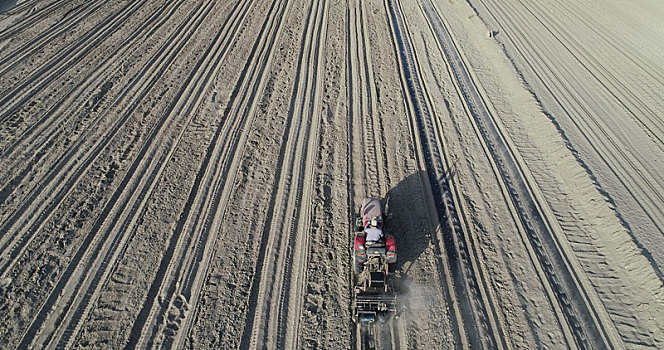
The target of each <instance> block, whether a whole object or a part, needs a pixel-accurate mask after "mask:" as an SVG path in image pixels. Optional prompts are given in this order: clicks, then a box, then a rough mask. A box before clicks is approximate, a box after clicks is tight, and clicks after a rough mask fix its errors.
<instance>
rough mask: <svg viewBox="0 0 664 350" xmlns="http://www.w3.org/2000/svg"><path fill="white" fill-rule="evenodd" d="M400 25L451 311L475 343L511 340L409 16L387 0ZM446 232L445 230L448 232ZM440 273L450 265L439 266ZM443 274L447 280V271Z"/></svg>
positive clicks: (466, 339)
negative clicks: (473, 233)
mask: <svg viewBox="0 0 664 350" xmlns="http://www.w3.org/2000/svg"><path fill="white" fill-rule="evenodd" d="M385 6H386V8H387V9H388V10H389V13H390V18H391V20H392V23H393V25H392V27H393V31H394V34H393V35H394V41H395V50H396V51H397V53H398V55H399V58H400V62H401V68H402V84H403V85H404V91H406V92H407V95H406V99H407V102H408V103H409V105H410V109H411V117H412V118H413V119H415V120H414V123H413V125H414V128H415V130H414V133H415V139H416V140H418V142H419V148H420V152H421V153H420V154H421V157H422V158H423V159H422V160H423V162H424V166H425V168H426V173H427V178H428V180H429V181H428V182H429V186H430V188H431V191H432V194H433V200H434V202H435V207H436V210H437V216H438V220H439V222H440V223H441V226H442V230H443V232H441V231H438V232H437V237H438V242H437V244H438V246H439V249H441V250H444V251H445V252H446V255H447V263H448V264H449V265H450V270H449V271H451V273H452V275H451V278H452V280H453V281H454V283H453V284H454V285H453V286H448V287H451V288H449V290H448V291H447V293H448V296H449V297H450V298H454V299H457V301H458V306H456V307H454V308H453V309H451V310H450V311H451V312H453V313H454V319H455V321H456V326H457V331H458V333H457V334H455V336H456V337H458V338H457V339H458V340H459V342H461V343H466V344H467V345H466V346H469V347H471V348H478V347H499V348H504V347H506V346H507V344H506V343H505V340H504V337H502V336H501V334H502V332H503V328H502V326H501V324H500V320H499V319H498V317H497V311H496V306H495V305H494V304H495V300H494V299H493V298H492V297H491V295H490V292H489V291H488V288H487V287H486V284H485V282H484V280H483V272H482V269H481V261H479V260H478V259H477V257H476V255H475V253H474V247H473V243H472V237H469V233H468V231H469V230H468V228H467V227H466V221H465V220H464V218H463V216H462V215H463V211H462V212H461V213H462V214H461V215H460V214H459V213H458V211H457V208H459V205H460V203H459V200H458V194H457V193H456V191H457V190H456V188H454V187H452V186H450V183H449V178H448V173H449V169H450V167H451V162H450V160H449V159H448V155H447V153H446V151H445V145H444V138H443V137H442V135H441V134H440V133H441V131H439V130H438V128H437V127H436V123H437V122H436V120H437V118H435V116H434V115H433V111H432V109H431V107H430V106H431V102H430V97H429V96H428V93H427V90H426V87H425V84H424V81H423V79H422V78H421V77H420V68H419V66H418V65H419V64H418V61H417V58H416V56H415V52H414V49H413V48H412V44H411V43H410V39H409V37H408V36H409V34H408V33H409V32H408V29H407V27H406V23H405V22H404V19H403V13H402V11H403V10H402V9H401V6H400V4H399V3H396V2H394V1H389V0H386V3H385ZM443 233H444V234H445V236H443ZM439 271H440V273H443V272H446V271H448V269H447V268H445V267H444V266H443V267H439ZM441 280H443V281H444V280H446V278H445V277H444V276H442V277H441ZM457 307H458V309H457Z"/></svg>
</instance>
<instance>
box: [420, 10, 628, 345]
mask: <svg viewBox="0 0 664 350" xmlns="http://www.w3.org/2000/svg"><path fill="white" fill-rule="evenodd" d="M424 10H425V12H426V13H427V18H428V19H429V20H430V21H432V28H433V30H434V34H435V36H436V39H437V41H438V44H439V46H440V49H441V51H442V54H443V55H444V56H445V57H446V58H447V61H448V62H449V66H450V69H451V71H452V74H453V75H454V79H455V81H456V83H457V84H458V89H459V91H460V93H461V94H462V96H463V98H464V100H465V103H466V104H467V106H468V110H469V111H470V113H471V115H472V117H473V118H472V119H473V120H474V122H475V123H476V125H477V129H478V130H479V131H480V133H481V136H482V137H483V138H484V141H485V142H486V144H487V145H488V147H489V151H490V152H491V156H492V158H493V159H494V160H495V161H496V163H497V165H498V169H499V172H500V174H499V175H500V176H501V177H502V179H503V181H504V183H505V184H506V185H507V190H508V192H509V194H510V196H511V201H512V202H513V204H514V207H515V208H516V210H517V215H518V217H519V219H520V221H521V222H522V224H523V227H524V228H525V229H526V232H527V233H528V238H529V241H530V244H531V245H532V246H533V248H534V250H535V252H536V254H537V258H538V260H539V263H540V264H541V265H542V269H543V270H544V271H545V272H546V278H547V280H548V283H549V284H550V285H551V287H552V289H553V291H554V293H555V296H556V299H557V300H558V303H559V305H560V307H561V309H562V310H563V312H564V315H565V318H566V321H567V324H568V325H569V327H570V328H571V331H572V334H573V336H574V341H575V344H576V346H578V347H580V348H588V347H601V348H606V347H608V348H618V347H620V345H619V344H620V340H619V337H618V335H617V332H616V330H615V328H614V326H613V324H611V323H610V322H607V321H608V315H606V310H604V308H603V306H602V305H601V304H600V303H599V300H598V297H597V296H596V295H595V291H594V289H592V287H591V286H590V282H589V281H587V280H586V278H585V277H584V274H583V272H582V271H581V270H580V267H579V266H578V262H576V260H575V259H574V257H572V256H570V255H569V254H570V250H569V248H567V247H566V246H565V242H562V241H560V239H559V238H558V237H559V236H560V234H559V233H558V232H554V227H553V225H552V223H551V221H552V220H555V219H553V218H549V217H547V216H546V210H545V209H544V208H543V206H545V204H544V203H542V202H541V201H540V200H539V198H538V197H536V195H535V194H534V191H535V189H536V188H537V187H536V185H535V184H533V183H530V181H531V180H529V178H528V176H527V175H526V174H525V172H526V171H527V170H526V167H525V165H524V164H522V163H521V161H520V160H519V157H518V154H517V153H516V150H514V149H512V147H511V145H510V144H509V143H508V142H507V141H506V140H505V136H504V135H503V134H502V132H501V131H500V129H499V127H498V126H496V123H497V122H496V121H495V117H494V116H493V114H492V113H491V112H490V111H489V110H488V108H487V106H486V105H485V102H484V100H483V99H482V97H481V95H480V92H479V91H478V88H477V87H476V85H475V84H476V83H475V82H474V81H473V79H472V77H471V75H470V73H469V72H468V69H467V68H466V63H465V60H464V59H463V58H462V56H461V55H462V54H461V53H460V52H459V51H458V48H457V47H456V44H455V43H454V39H453V38H452V36H451V34H450V33H449V30H448V29H447V25H446V24H445V23H444V20H443V19H442V17H441V16H440V15H439V13H438V11H437V10H436V9H435V7H434V5H433V4H432V3H431V2H430V1H425V2H424Z"/></svg>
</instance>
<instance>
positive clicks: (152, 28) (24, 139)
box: [0, 2, 181, 205]
mask: <svg viewBox="0 0 664 350" xmlns="http://www.w3.org/2000/svg"><path fill="white" fill-rule="evenodd" d="M180 4H181V3H173V2H165V3H164V4H163V5H162V6H161V7H160V8H159V9H158V10H157V11H154V12H152V14H151V15H150V17H149V18H148V19H146V20H145V21H144V22H143V24H142V25H141V26H140V27H139V28H137V29H136V30H135V31H134V32H133V33H131V34H129V35H127V39H126V40H125V41H124V42H122V43H121V44H120V45H118V46H117V47H116V49H115V50H114V51H113V52H112V53H111V54H110V55H109V56H108V57H107V58H106V59H105V60H103V61H102V62H101V63H100V64H99V65H98V66H97V68H95V69H94V70H93V71H92V72H90V73H89V74H88V75H86V76H85V77H82V79H81V81H82V84H79V85H78V86H76V87H75V88H73V89H71V90H70V91H68V92H66V93H65V94H64V95H63V97H62V98H61V99H60V100H58V101H57V102H55V103H54V104H53V105H51V106H50V107H49V108H48V109H47V110H46V111H45V112H44V113H43V114H42V115H41V116H40V117H39V119H38V120H37V122H35V123H33V124H32V125H30V127H29V128H27V129H26V130H24V131H23V132H22V133H21V134H20V135H19V136H18V137H16V138H15V140H14V142H12V143H11V144H10V145H9V146H8V147H7V148H5V149H4V150H3V151H2V154H1V155H0V160H2V164H3V166H4V167H6V168H9V169H14V171H15V172H16V173H19V176H16V177H13V178H6V179H3V180H5V181H4V183H3V185H2V187H1V189H0V202H1V203H3V204H5V205H7V204H9V201H8V197H10V196H12V194H13V192H14V191H15V190H16V188H17V187H19V186H20V185H21V183H22V182H23V180H24V178H25V176H23V175H24V174H26V173H28V172H30V171H31V170H32V169H33V168H35V167H36V165H37V164H39V163H40V161H43V159H42V157H41V155H43V154H45V153H47V152H46V151H47V150H48V149H49V148H51V147H52V146H53V144H55V143H56V142H57V140H59V139H60V138H61V137H65V136H66V131H64V130H63V129H65V128H66V127H67V126H69V125H70V124H71V123H72V121H73V120H76V119H77V118H85V117H86V115H87V114H89V113H90V111H89V110H88V109H89V108H90V105H89V103H90V100H88V99H87V98H83V99H81V96H87V95H90V94H91V91H93V90H94V89H95V87H98V86H102V91H100V92H98V93H97V94H96V95H94V96H93V97H91V99H92V100H94V99H101V98H102V97H103V94H105V92H104V91H103V89H104V86H108V83H104V81H106V79H108V76H109V75H110V76H113V75H115V74H116V73H117V72H118V71H119V70H121V69H122V67H123V62H124V60H123V59H122V57H126V56H128V55H130V54H131V53H133V52H136V51H137V50H141V47H140V46H139V45H137V44H138V43H142V42H144V41H145V40H147V39H148V38H150V37H151V36H152V35H154V33H156V32H157V30H158V29H160V28H161V27H162V26H163V25H164V24H165V23H167V22H168V20H169V19H170V18H171V16H172V15H173V13H174V12H175V11H176V10H177V9H178V8H179V5H180ZM105 84H106V85H105ZM111 85H112V83H111ZM78 101H80V102H78ZM70 108H71V109H70ZM64 115H68V116H71V117H70V118H65V117H63V116H64ZM93 125H94V124H93ZM51 149H52V148H51ZM49 154H50V155H53V154H54V152H53V151H50V152H49ZM53 158H54V159H57V156H56V157H53ZM19 170H20V171H19Z"/></svg>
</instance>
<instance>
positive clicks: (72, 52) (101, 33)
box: [0, 0, 147, 123]
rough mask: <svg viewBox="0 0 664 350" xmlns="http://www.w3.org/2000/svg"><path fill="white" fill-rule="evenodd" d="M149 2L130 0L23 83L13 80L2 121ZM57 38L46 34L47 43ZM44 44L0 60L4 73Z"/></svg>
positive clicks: (1, 102)
mask: <svg viewBox="0 0 664 350" xmlns="http://www.w3.org/2000/svg"><path fill="white" fill-rule="evenodd" d="M146 3H147V2H146V1H145V0H143V1H136V2H129V3H128V4H127V5H126V6H124V7H122V8H121V9H120V10H119V11H118V12H115V13H113V14H112V15H110V16H109V17H107V18H106V19H105V20H104V21H102V22H101V23H99V24H97V25H96V26H94V27H93V28H92V29H91V30H90V31H89V32H88V33H86V34H85V35H84V36H83V37H81V38H80V39H78V40H77V41H75V42H73V43H71V44H70V45H69V46H68V47H66V48H63V49H62V50H59V51H58V53H57V54H56V55H54V56H53V57H52V58H50V59H49V60H48V61H46V62H45V63H44V64H43V65H41V66H40V67H38V68H36V69H35V70H34V71H33V72H32V73H31V74H30V75H28V76H27V77H25V78H24V79H23V80H22V81H21V82H20V83H19V82H15V83H14V84H12V90H10V91H5V92H4V93H3V97H2V98H0V105H1V106H3V113H2V114H0V123H3V122H6V121H7V120H10V118H12V116H13V115H14V114H15V113H16V111H17V110H18V109H19V107H20V106H22V105H24V104H25V103H26V102H27V101H28V100H29V99H30V98H31V97H32V96H34V95H35V94H36V93H37V92H38V91H41V90H43V89H44V88H45V87H46V86H47V85H48V84H50V83H52V82H53V81H55V79H57V78H58V77H60V76H61V75H62V74H63V73H64V72H65V71H67V70H68V69H70V68H71V66H73V65H75V64H76V63H78V62H80V61H81V60H82V59H83V58H84V57H86V56H87V55H88V53H89V52H90V51H91V50H93V49H94V48H96V47H97V46H98V45H99V44H100V43H101V42H103V41H104V40H106V39H107V38H108V37H109V36H110V35H112V34H113V33H115V32H117V31H118V30H119V29H120V28H121V27H122V26H123V25H124V24H125V23H126V22H127V21H128V20H129V19H130V18H131V17H132V15H133V14H134V13H135V12H136V11H137V10H138V9H139V8H141V7H142V6H143V5H144V4H146ZM102 4H103V2H102ZM102 4H100V5H98V7H100V6H102ZM95 9H96V8H95ZM87 15H88V14H83V15H82V16H81V17H80V18H81V19H83V18H85V17H86V16H87ZM53 40H54V38H53V37H49V38H45V39H44V45H45V44H46V43H49V42H52V41H53ZM41 46H43V45H41ZM41 46H40V45H34V46H32V45H31V46H28V47H27V48H25V52H24V51H18V53H20V54H21V55H17V56H18V57H15V60H14V61H13V62H8V60H9V58H14V57H13V56H10V57H8V58H7V59H5V60H0V67H2V68H0V76H2V75H5V74H6V73H7V71H8V70H10V69H12V68H14V66H15V65H16V64H18V63H20V62H24V61H26V57H27V56H28V55H31V54H33V51H35V50H37V49H39V48H41Z"/></svg>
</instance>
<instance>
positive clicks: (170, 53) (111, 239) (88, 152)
mask: <svg viewBox="0 0 664 350" xmlns="http://www.w3.org/2000/svg"><path fill="white" fill-rule="evenodd" d="M210 10H211V6H208V7H202V6H201V7H200V11H199V13H198V15H197V16H191V17H189V18H188V20H187V21H185V22H183V23H182V24H181V25H180V27H179V29H178V30H177V31H176V32H175V33H174V34H173V37H172V39H173V40H172V41H169V42H168V43H167V44H165V45H164V46H162V48H161V49H160V51H159V53H158V55H156V56H155V57H154V58H153V59H152V60H151V63H150V64H148V65H146V66H145V67H144V68H143V70H142V71H141V73H139V74H138V75H137V77H136V79H135V80H134V81H133V82H130V84H129V85H128V86H127V87H126V88H125V89H124V92H125V93H122V94H121V95H119V97H118V98H117V99H116V101H115V102H114V104H113V105H117V104H119V103H120V100H121V99H123V98H125V97H126V96H133V99H134V101H137V100H140V99H141V98H142V97H143V96H145V94H147V92H148V91H150V89H151V88H152V87H153V86H154V84H155V83H156V81H157V80H158V79H159V74H158V73H159V72H161V71H163V70H164V69H165V68H166V67H168V65H170V64H171V63H172V62H173V60H174V58H175V57H176V56H177V54H178V53H179V51H180V50H179V48H180V47H181V46H183V45H184V44H185V43H187V42H188V40H189V38H190V35H191V34H192V33H193V31H192V30H191V29H190V28H191V27H192V26H193V25H194V24H195V23H197V21H200V20H202V18H204V17H205V15H206V14H208V13H209V12H210ZM143 77H145V78H146V79H142V78H143ZM139 81H142V84H138V85H140V86H139V88H138V89H135V85H137V82H139ZM132 90H137V91H135V94H131V93H128V92H129V91H132ZM135 108H136V103H135V102H134V103H131V102H130V103H129V108H128V109H127V110H125V113H124V114H123V115H124V116H123V117H122V118H118V121H117V122H116V123H115V124H114V126H113V127H111V128H110V133H108V134H105V135H104V136H103V137H100V138H98V139H95V141H96V142H97V143H96V144H95V145H92V146H94V147H75V148H72V150H71V151H70V152H69V154H68V155H67V156H66V157H63V158H62V159H61V160H60V162H59V165H57V166H56V167H55V168H54V169H53V171H52V172H51V173H50V175H49V176H48V177H47V178H46V180H47V181H46V182H45V183H42V184H41V185H40V186H39V188H37V189H35V190H34V191H33V192H32V194H31V197H34V198H33V200H32V204H35V205H39V206H40V207H41V208H42V209H40V210H37V211H36V212H40V213H41V216H40V217H39V218H32V217H30V215H28V213H25V212H23V211H17V212H15V213H19V216H18V217H10V219H9V220H7V221H5V222H4V225H3V230H5V229H7V231H6V232H10V231H9V229H10V228H12V227H16V225H19V224H23V223H25V224H24V225H22V227H26V226H27V229H26V230H25V231H23V232H24V233H23V237H22V238H20V239H19V240H18V242H14V243H15V244H14V245H13V246H10V245H9V242H8V241H7V242H4V243H5V244H4V245H3V247H4V248H5V249H4V253H3V256H7V255H9V256H10V257H12V259H10V261H7V260H5V261H3V264H4V265H3V266H4V267H3V271H5V272H4V274H3V276H6V274H7V273H8V272H9V271H11V270H12V268H7V267H8V266H10V265H7V264H11V265H13V264H14V263H16V262H17V261H18V260H17V259H18V257H19V256H21V255H22V254H23V252H24V251H25V249H27V247H28V245H29V242H30V240H31V239H32V237H33V236H34V234H35V233H36V232H37V231H39V230H40V229H41V227H42V225H43V224H44V221H46V219H47V218H48V217H49V216H50V215H51V214H52V213H53V211H54V210H55V209H56V208H57V207H58V205H59V203H60V202H61V201H62V200H63V198H65V197H66V196H67V195H68V194H69V192H70V191H71V190H72V189H73V188H74V187H75V186H76V184H77V183H78V181H79V179H80V177H81V176H82V174H83V173H84V172H85V170H86V169H87V168H88V167H90V166H91V164H92V163H93V162H94V161H95V160H96V159H97V156H98V155H99V153H100V152H101V149H102V148H103V147H104V145H106V144H108V143H109V142H110V140H111V139H112V138H113V137H114V136H115V135H116V133H117V132H118V130H119V129H120V128H121V127H122V125H123V124H124V122H125V121H126V120H127V119H128V118H129V116H130V115H131V114H132V111H133V110H134V109H135ZM168 116H169V115H168V114H167V115H166V116H164V117H162V120H161V122H160V123H159V124H158V126H155V127H153V129H152V132H151V136H150V137H149V138H148V140H146V142H145V143H144V145H143V148H142V153H141V154H142V156H140V157H139V159H141V158H142V157H143V156H145V153H146V152H147V150H148V149H149V148H150V147H151V145H152V146H153V147H154V145H155V144H157V143H155V142H154V141H155V138H156V139H160V140H161V138H162V137H165V136H164V133H163V132H160V130H162V129H163V128H164V127H165V126H168V125H173V124H177V123H178V120H177V118H176V119H173V118H170V119H169V118H167V117H168ZM85 139H86V138H81V139H79V140H85ZM90 139H94V138H88V140H90ZM81 148H85V149H84V150H81ZM74 151H79V152H81V153H83V154H76V153H78V152H74ZM72 153H74V154H72ZM167 153H168V152H167ZM153 160H154V159H153ZM67 162H72V164H69V165H67V166H65V164H67ZM138 163H139V162H138V161H135V162H134V165H133V166H132V167H131V170H130V172H129V173H130V174H133V173H135V172H136V170H137V167H138V166H137V164H138ZM75 164H77V165H79V166H78V167H76V166H74V165H75ZM151 166H152V169H153V172H154V171H155V168H154V167H155V164H152V165H151ZM63 169H67V170H70V171H69V172H67V171H63ZM140 170H143V171H145V169H140ZM157 178H158V176H155V174H154V173H153V176H152V180H153V181H152V184H154V183H155V182H156V181H157V180H158V179H157ZM139 180H140V179H139ZM129 184H131V185H132V186H136V185H137V184H136V180H133V181H130V179H129V178H128V177H127V178H125V180H124V181H123V184H122V185H121V188H124V187H125V186H127V185H129ZM143 184H145V182H143ZM53 188H54V189H55V190H51V189H53ZM40 191H41V192H42V193H41V194H40ZM47 191H48V192H47ZM43 193H49V194H50V195H44V194H43ZM51 196H52V198H51ZM40 197H46V198H45V199H44V201H37V199H36V198H40ZM119 197H120V191H119V190H118V191H116V194H115V195H114V198H115V199H116V200H117V199H118V198H119ZM143 197H146V196H145V193H144V192H138V193H137V194H136V195H134V196H133V197H129V199H126V200H132V201H134V202H135V201H136V200H137V199H138V198H140V199H143ZM28 203H29V202H25V204H24V206H26V205H27V204H28ZM113 203H114V201H111V202H109V205H108V206H107V207H106V209H105V210H104V212H106V214H109V215H110V214H111V211H112V210H113V209H114V208H113V206H112V205H113ZM26 209H27V208H26ZM30 210H33V209H30ZM128 210H136V208H135V207H132V206H130V208H128ZM24 213H25V217H24V216H23V215H22V214H24ZM116 215H119V213H117V212H116ZM103 217H104V216H102V218H101V219H99V220H98V221H97V223H96V224H95V227H97V228H96V229H97V230H99V229H100V228H101V227H102V225H104V223H105V221H104V219H103ZM129 219H132V218H129ZM133 219H135V218H133ZM3 232H4V231H3ZM105 232H106V237H105V238H106V241H105V242H106V243H104V244H106V245H109V244H110V245H111V246H114V247H115V248H113V249H112V250H111V251H110V252H108V254H105V255H104V256H105V257H106V258H105V259H106V260H104V261H98V262H97V263H94V264H93V265H92V266H96V267H95V268H96V269H98V268H99V267H101V266H104V268H108V267H109V266H107V265H108V259H110V257H111V256H115V252H116V250H117V245H118V244H119V243H120V241H125V240H126V237H118V236H117V233H115V235H116V236H113V235H110V234H111V231H109V230H105ZM26 235H27V237H26ZM109 235H110V236H109ZM3 238H4V237H3ZM101 240H102V238H100V237H95V236H93V235H88V236H87V238H86V239H85V241H84V242H83V243H82V245H81V246H80V247H79V249H78V253H76V254H75V256H74V258H73V260H72V261H70V264H69V267H68V268H67V269H66V271H65V273H63V274H62V275H61V276H60V277H59V278H58V280H57V281H56V283H57V286H56V287H55V288H54V289H53V291H52V292H51V294H50V297H49V298H48V300H47V301H45V302H44V303H43V304H42V305H41V307H40V310H41V311H39V312H38V314H37V316H36V317H35V318H34V319H33V321H32V325H31V326H30V328H29V329H28V330H27V331H26V333H25V334H24V336H23V341H22V346H28V344H30V342H31V341H32V340H33V339H34V338H35V336H37V335H38V332H39V331H40V330H41V329H42V327H41V325H42V324H43V323H44V321H45V320H46V318H47V317H50V315H49V314H48V312H49V310H51V308H52V307H55V306H57V305H56V301H57V300H59V299H60V296H59V295H58V293H63V292H64V295H66V296H68V297H70V298H75V299H76V300H78V302H81V300H83V301H85V302H88V301H89V298H90V295H89V294H85V295H81V293H77V294H71V293H73V292H74V291H77V290H78V288H80V284H81V283H90V282H91V281H89V280H78V282H77V280H76V278H80V277H81V276H80V273H81V272H80V271H81V268H77V266H76V263H78V262H80V261H86V260H89V259H90V258H91V255H90V254H92V253H91V252H92V250H91V248H90V247H93V248H94V247H96V245H97V244H102V242H101ZM84 266H85V267H89V265H84ZM94 277H95V280H97V282H98V280H99V279H100V277H101V273H99V274H97V275H95V276H94ZM72 278H73V279H72ZM70 283H74V285H75V290H71V289H67V290H65V289H64V288H65V286H66V285H67V284H70ZM95 285H96V284H93V285H91V286H90V287H89V288H92V287H94V286H95ZM58 305H59V304H58ZM67 305H69V306H67V308H69V307H70V306H71V305H70V303H69V302H68V304H67ZM41 341H49V339H45V340H44V339H41ZM44 345H45V343H44Z"/></svg>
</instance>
